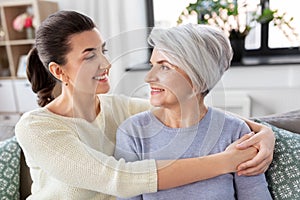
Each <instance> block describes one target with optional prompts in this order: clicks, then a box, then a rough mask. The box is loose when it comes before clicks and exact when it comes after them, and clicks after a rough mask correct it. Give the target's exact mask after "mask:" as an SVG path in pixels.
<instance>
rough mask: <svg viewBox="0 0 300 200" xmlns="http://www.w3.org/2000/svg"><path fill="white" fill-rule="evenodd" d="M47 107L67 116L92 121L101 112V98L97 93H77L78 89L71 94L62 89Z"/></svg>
mask: <svg viewBox="0 0 300 200" xmlns="http://www.w3.org/2000/svg"><path fill="white" fill-rule="evenodd" d="M47 108H48V109H49V110H50V111H51V112H54V113H56V114H59V115H62V116H65V117H72V118H82V119H85V120H87V121H89V122H92V121H94V120H95V118H96V117H97V115H98V114H99V113H100V100H99V98H98V97H97V95H95V94H84V93H82V92H80V94H76V91H75V92H73V93H72V94H71V93H68V92H64V91H62V94H61V95H59V96H58V97H57V98H55V99H54V100H53V102H51V103H50V104H49V105H47Z"/></svg>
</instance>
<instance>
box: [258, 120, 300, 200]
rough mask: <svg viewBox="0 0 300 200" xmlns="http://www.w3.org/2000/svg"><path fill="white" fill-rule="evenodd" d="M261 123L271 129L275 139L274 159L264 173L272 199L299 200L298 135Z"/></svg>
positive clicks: (299, 165) (299, 151)
mask: <svg viewBox="0 0 300 200" xmlns="http://www.w3.org/2000/svg"><path fill="white" fill-rule="evenodd" d="M261 123H262V124H265V125H267V126H269V127H271V128H272V130H273V132H274V134H275V137H276V143H275V150H274V158H273V161H272V163H271V165H270V167H269V169H268V170H267V172H266V178H267V181H268V184H269V190H270V192H271V195H272V197H273V199H274V200H295V199H300V135H299V134H296V133H293V132H290V131H287V130H284V129H280V128H278V127H276V126H273V125H271V124H268V123H266V122H261Z"/></svg>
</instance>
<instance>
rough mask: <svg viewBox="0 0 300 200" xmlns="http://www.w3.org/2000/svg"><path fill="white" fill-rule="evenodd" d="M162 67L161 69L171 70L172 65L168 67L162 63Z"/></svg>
mask: <svg viewBox="0 0 300 200" xmlns="http://www.w3.org/2000/svg"><path fill="white" fill-rule="evenodd" d="M160 69H161V70H169V69H170V67H168V66H166V65H161V66H160Z"/></svg>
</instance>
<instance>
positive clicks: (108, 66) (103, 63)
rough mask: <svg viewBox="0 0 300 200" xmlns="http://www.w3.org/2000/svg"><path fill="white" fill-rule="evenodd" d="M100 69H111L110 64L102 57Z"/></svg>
mask: <svg viewBox="0 0 300 200" xmlns="http://www.w3.org/2000/svg"><path fill="white" fill-rule="evenodd" d="M100 63H101V64H100V69H105V70H106V69H110V68H111V63H110V62H109V60H108V59H107V58H106V57H105V56H103V57H102V59H101V60H100Z"/></svg>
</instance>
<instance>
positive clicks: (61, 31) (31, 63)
mask: <svg viewBox="0 0 300 200" xmlns="http://www.w3.org/2000/svg"><path fill="white" fill-rule="evenodd" d="M93 28H95V24H94V22H93V21H92V19H90V18H89V17H87V16H86V15H83V14H80V13H78V12H75V11H66V10H62V11H58V12H56V13H54V14H52V15H50V16H49V17H48V18H47V19H46V20H45V21H43V22H42V24H41V26H40V27H39V28H38V30H37V32H36V39H35V46H34V47H33V48H32V49H31V50H30V52H29V53H28V59H27V70H26V73H27V78H28V80H29V81H30V83H31V86H32V90H33V92H35V93H36V94H37V97H38V104H39V106H41V107H43V106H45V105H47V104H48V103H49V102H51V101H52V100H53V99H54V97H53V94H52V91H53V88H54V87H55V85H56V83H57V79H56V78H54V76H52V74H51V73H50V72H49V69H48V65H49V63H50V62H55V63H57V64H59V65H64V64H66V63H67V60H66V55H67V54H68V53H69V52H70V51H71V47H70V44H69V40H70V36H72V35H74V34H78V33H81V32H83V31H88V30H91V29H93Z"/></svg>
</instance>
